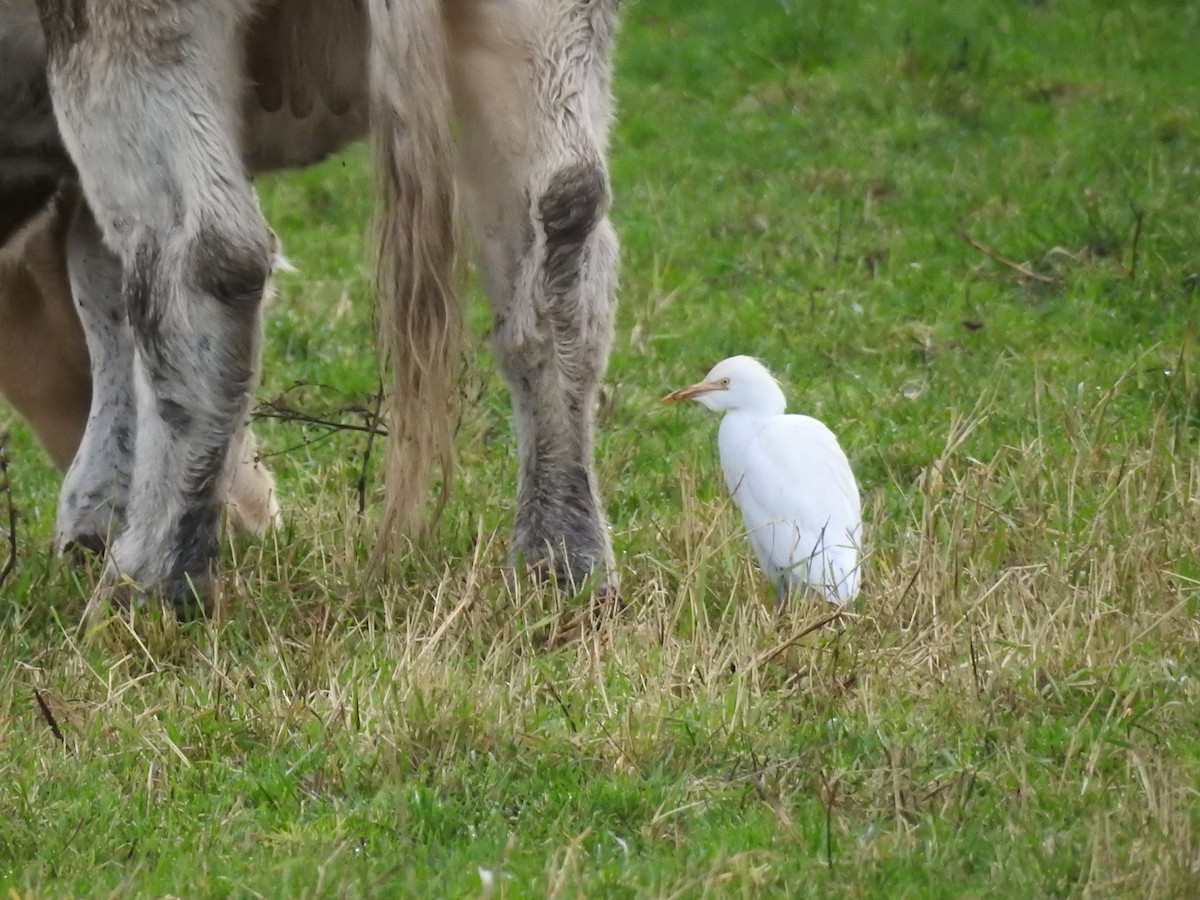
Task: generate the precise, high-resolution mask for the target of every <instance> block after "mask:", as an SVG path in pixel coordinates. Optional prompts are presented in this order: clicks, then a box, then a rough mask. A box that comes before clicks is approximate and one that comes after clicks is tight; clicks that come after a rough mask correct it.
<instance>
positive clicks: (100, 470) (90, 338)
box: [55, 204, 137, 553]
mask: <svg viewBox="0 0 1200 900" xmlns="http://www.w3.org/2000/svg"><path fill="white" fill-rule="evenodd" d="M66 253H67V271H68V273H69V275H70V282H71V291H70V292H71V294H72V295H73V296H74V298H75V300H74V302H75V307H76V309H77V310H78V312H79V321H80V323H81V324H82V325H83V332H84V337H85V339H86V341H87V349H88V355H89V357H90V359H91V367H92V382H91V391H92V394H91V410H90V412H89V414H88V421H87V427H86V429H85V430H84V432H83V439H82V440H81V441H80V444H79V449H78V450H77V451H76V452H75V455H74V458H73V459H72V460H71V467H70V468H69V469H68V470H67V474H66V477H65V478H64V480H63V486H62V490H61V491H60V492H59V495H58V521H57V523H56V527H55V532H56V542H57V545H58V548H59V549H60V550H61V551H69V550H72V549H73V548H76V547H82V548H85V549H88V550H92V551H94V552H97V553H99V552H101V551H102V550H103V549H104V548H105V547H107V546H109V544H110V543H111V540H112V538H114V537H115V536H116V535H117V534H118V533H119V532H120V531H121V529H122V528H123V527H124V524H125V510H126V506H127V504H128V500H129V484H130V479H131V474H132V471H133V441H134V433H135V430H136V428H137V412H136V409H135V405H134V398H133V357H134V349H133V335H132V333H131V332H130V330H129V322H128V319H127V317H126V315H125V302H124V298H123V297H122V288H121V281H122V279H121V263H120V260H118V259H117V258H116V256H115V255H114V254H113V252H112V251H111V250H109V249H108V247H106V246H105V245H104V241H103V239H102V238H101V236H100V231H99V229H97V228H96V224H95V222H94V221H93V219H92V216H91V213H90V212H89V211H88V209H87V207H86V206H83V205H82V204H80V206H79V209H78V211H77V212H76V214H75V219H74V221H73V222H72V224H71V229H70V231H69V232H68V234H67V251H66ZM84 389H85V390H86V389H87V385H84Z"/></svg>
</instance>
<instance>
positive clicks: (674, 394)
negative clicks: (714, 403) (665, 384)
mask: <svg viewBox="0 0 1200 900" xmlns="http://www.w3.org/2000/svg"><path fill="white" fill-rule="evenodd" d="M720 390H724V385H720V384H717V383H716V382H715V381H698V382H696V383H695V384H689V385H688V386H687V387H682V388H680V389H679V390H677V391H671V393H669V394H667V396H665V397H663V398H662V399H661V400H659V403H678V402H679V401H680V400H691V399H692V398H693V397H698V396H700V395H701V394H707V393H710V392H711V391H720Z"/></svg>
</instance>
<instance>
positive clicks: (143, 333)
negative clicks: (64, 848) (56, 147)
mask: <svg viewBox="0 0 1200 900" xmlns="http://www.w3.org/2000/svg"><path fill="white" fill-rule="evenodd" d="M249 6H250V4H249V3H247V2H244V0H214V2H211V3H193V2H183V0H158V2H155V3H113V2H108V0H42V3H41V11H42V21H43V26H44V27H45V29H46V33H47V35H46V36H47V47H48V50H49V58H50V66H49V68H50V84H51V91H52V94H53V97H54V102H55V111H56V114H57V116H58V119H59V125H60V130H61V132H62V135H63V138H64V142H65V143H66V146H67V148H68V150H69V151H70V153H71V155H72V157H73V159H74V160H75V162H76V164H77V166H78V168H79V173H80V178H81V181H82V184H83V188H84V193H85V195H86V197H87V199H88V202H89V204H90V205H91V208H92V210H93V212H94V214H95V217H96V221H97V223H98V224H99V226H100V229H101V231H102V233H103V236H104V239H105V242H106V243H107V244H108V245H109V246H110V247H112V248H113V249H114V250H115V252H116V254H117V257H118V258H119V259H120V261H121V264H122V267H123V270H124V286H123V295H124V302H125V307H126V310H127V314H128V316H129V322H130V325H131V328H132V331H133V336H134V359H133V367H132V368H133V390H134V396H135V398H136V406H137V431H136V439H135V450H134V468H133V479H132V484H131V487H130V492H129V502H128V507H127V511H126V526H125V530H124V531H123V532H122V533H121V534H120V535H119V537H118V538H117V540H116V541H115V542H114V544H113V545H112V548H111V551H110V553H109V564H108V570H107V577H108V579H109V580H110V581H115V580H118V579H119V578H120V577H121V576H125V577H128V578H129V579H132V580H133V581H134V582H135V583H136V584H138V585H140V586H142V587H143V588H145V589H148V590H152V591H161V592H162V593H163V594H164V595H165V597H167V598H168V599H170V600H172V601H174V602H175V603H176V604H177V606H179V607H187V606H189V605H190V599H191V598H192V597H193V596H194V595H195V594H194V593H193V591H195V593H196V594H198V595H199V596H200V597H201V598H202V599H204V598H205V597H206V594H207V582H208V579H209V576H210V569H211V566H212V564H213V561H214V558H215V556H216V552H217V533H218V525H219V520H220V512H221V502H220V497H219V492H218V487H219V484H220V482H221V480H222V473H223V472H224V471H225V465H226V459H227V456H228V454H229V448H230V442H231V439H232V437H233V434H234V432H235V431H236V429H237V427H238V425H239V423H241V421H242V420H243V417H244V415H245V412H246V408H247V405H248V402H249V398H250V394H251V391H252V389H253V387H254V384H255V379H256V375H257V372H256V369H257V352H258V343H259V324H258V317H259V308H260V305H261V300H262V290H263V283H264V281H265V280H266V277H267V272H268V267H269V262H270V256H271V241H270V236H269V232H268V230H267V227H266V224H265V223H264V221H263V219H262V217H261V215H260V213H259V211H258V206H257V202H256V200H255V197H254V194H253V191H252V190H251V189H250V187H249V185H248V184H247V182H246V179H245V177H244V175H243V169H242V163H241V159H240V154H239V149H238V146H237V139H236V135H237V134H238V116H239V110H240V106H239V104H240V99H241V96H242V84H241V80H242V78H241V71H242V60H241V58H240V52H239V49H238V48H239V47H240V43H239V40H238V36H239V34H240V29H241V25H242V19H243V18H244V16H245V15H246V14H247V12H248V9H249Z"/></svg>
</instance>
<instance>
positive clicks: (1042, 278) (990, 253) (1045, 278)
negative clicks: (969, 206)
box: [958, 230, 1058, 284]
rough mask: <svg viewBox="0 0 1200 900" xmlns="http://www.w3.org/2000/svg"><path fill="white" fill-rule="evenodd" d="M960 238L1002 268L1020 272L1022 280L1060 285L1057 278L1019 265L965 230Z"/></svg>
mask: <svg viewBox="0 0 1200 900" xmlns="http://www.w3.org/2000/svg"><path fill="white" fill-rule="evenodd" d="M958 236H959V237H961V238H962V239H963V240H964V241H966V242H967V243H968V244H970V245H971V246H972V247H974V248H975V249H976V250H978V251H979V252H980V253H982V254H983V255H984V256H986V257H987V258H988V259H990V260H994V261H995V262H998V263H1000V265H1002V266H1008V268H1010V269H1012V270H1013V271H1014V272H1019V273H1020V275H1021V277H1022V278H1028V279H1029V280H1030V281H1036V282H1039V283H1040V284H1058V279H1057V278H1053V277H1051V276H1049V275H1043V274H1041V273H1040V272H1035V271H1033V269H1031V268H1029V266H1027V265H1025V264H1024V263H1019V262H1017V261H1016V260H1015V259H1009V258H1008V257H1007V256H1005V255H1004V254H1003V253H1000V252H999V251H997V250H993V249H992V248H991V247H989V246H988V245H987V244H981V243H980V242H979V241H977V240H975V238H973V237H971V235H969V234H967V232H966V231H965V230H964V231H960V232H959V233H958Z"/></svg>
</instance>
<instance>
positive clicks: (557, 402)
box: [449, 0, 617, 586]
mask: <svg viewBox="0 0 1200 900" xmlns="http://www.w3.org/2000/svg"><path fill="white" fill-rule="evenodd" d="M615 7H616V4H615V2H612V0H592V2H570V3H561V2H551V0H535V2H528V0H490V2H484V3H478V2H470V0H457V2H454V3H451V4H450V10H451V15H450V17H449V21H450V27H451V36H452V41H453V47H452V49H453V53H452V54H451V59H452V60H453V63H454V66H455V68H454V79H453V87H454V92H455V104H456V108H457V113H458V116H459V119H460V121H461V123H462V125H463V129H464V135H463V140H462V142H461V146H462V153H461V157H462V163H463V168H464V172H463V176H464V178H463V180H464V183H465V185H466V187H467V192H468V206H469V208H470V212H471V220H472V224H473V230H474V232H475V238H476V244H477V245H478V249H479V253H480V257H481V264H482V269H483V273H484V281H485V287H486V291H487V294H488V297H489V298H490V301H491V304H492V307H493V311H494V313H495V323H494V328H493V337H494V342H495V346H496V351H497V355H498V357H499V360H500V365H501V367H502V369H503V371H504V374H505V377H506V379H507V381H508V383H509V386H510V388H511V390H512V395H513V408H514V414H515V420H516V430H517V438H518V442H519V463H518V467H519V472H518V479H519V484H518V496H517V511H516V519H515V527H514V551H515V553H516V555H518V556H519V557H521V558H522V559H523V560H524V562H526V563H533V564H543V565H549V566H551V567H552V568H553V570H554V573H555V574H556V575H557V576H558V577H559V578H560V579H565V580H566V581H567V582H569V583H570V582H574V583H578V582H579V581H581V580H582V578H583V577H585V576H586V575H588V574H589V573H595V574H597V575H598V576H599V579H600V583H601V585H606V586H611V585H612V584H614V583H615V577H616V573H615V570H614V564H613V557H612V550H611V544H610V540H609V535H608V526H607V523H606V521H605V517H604V513H603V509H602V507H601V502H600V497H599V493H598V491H597V485H596V477H595V473H594V470H593V462H592V457H593V420H594V407H595V395H596V389H597V385H598V382H599V379H600V377H601V376H602V374H603V371H604V367H605V365H606V363H607V358H608V351H609V346H610V344H611V337H612V319H613V312H614V303H615V289H616V264H617V241H616V236H615V233H614V232H613V230H612V227H611V226H610V225H609V223H608V220H607V219H606V218H605V214H606V212H607V209H608V205H609V187H608V175H607V171H606V168H605V161H604V153H605V142H606V132H607V128H608V120H609V115H610V112H609V110H610V97H609V55H610V49H611V48H610V43H611V38H612V31H613V28H614V26H615V22H614V19H615Z"/></svg>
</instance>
